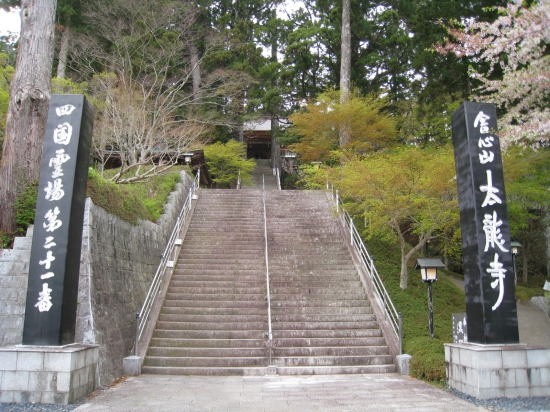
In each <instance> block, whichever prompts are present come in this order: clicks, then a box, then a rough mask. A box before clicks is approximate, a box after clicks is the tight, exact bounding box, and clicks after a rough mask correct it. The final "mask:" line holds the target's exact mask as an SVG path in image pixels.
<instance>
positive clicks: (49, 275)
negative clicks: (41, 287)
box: [40, 272, 54, 279]
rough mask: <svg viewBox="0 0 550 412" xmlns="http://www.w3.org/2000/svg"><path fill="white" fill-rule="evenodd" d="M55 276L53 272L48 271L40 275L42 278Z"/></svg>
mask: <svg viewBox="0 0 550 412" xmlns="http://www.w3.org/2000/svg"><path fill="white" fill-rule="evenodd" d="M53 277H54V274H53V272H48V273H44V274H43V275H42V276H40V279H49V278H53Z"/></svg>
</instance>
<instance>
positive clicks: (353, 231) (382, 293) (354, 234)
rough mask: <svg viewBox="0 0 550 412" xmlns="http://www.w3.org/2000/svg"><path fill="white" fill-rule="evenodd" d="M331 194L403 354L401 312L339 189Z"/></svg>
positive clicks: (400, 352)
mask: <svg viewBox="0 0 550 412" xmlns="http://www.w3.org/2000/svg"><path fill="white" fill-rule="evenodd" d="M327 189H328V184H327ZM331 194H332V200H333V201H335V206H336V212H337V213H338V214H339V215H340V216H341V219H342V222H343V224H344V226H345V227H346V228H347V229H348V231H349V234H350V242H351V245H352V246H353V247H354V248H355V251H356V252H357V255H358V257H359V259H360V260H361V263H362V265H363V267H364V269H365V270H366V272H367V274H368V275H369V278H370V280H371V282H372V286H373V290H374V292H375V294H376V296H377V298H378V299H379V300H380V301H381V302H382V309H383V310H384V314H385V316H386V319H387V320H388V321H389V324H390V325H391V328H392V330H393V332H394V333H395V336H396V337H397V339H398V342H399V354H400V355H401V354H402V353H403V324H402V317H401V313H399V312H397V309H396V308H395V305H394V304H393V302H392V300H391V297H390V295H389V293H388V291H387V290H386V287H385V286H384V283H383V282H382V278H381V277H380V275H379V273H378V270H377V269H376V266H374V261H373V259H372V257H371V255H370V254H369V252H368V251H367V248H366V246H365V243H364V242H363V239H362V238H361V235H360V234H359V231H358V230H357V228H356V227H355V223H354V222H353V218H352V217H351V216H350V214H349V213H348V212H347V210H346V209H345V207H344V203H343V202H342V199H341V198H340V195H339V193H338V190H336V195H334V190H331ZM340 211H341V213H340Z"/></svg>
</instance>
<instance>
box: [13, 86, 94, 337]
mask: <svg viewBox="0 0 550 412" xmlns="http://www.w3.org/2000/svg"><path fill="white" fill-rule="evenodd" d="M93 118H94V113H93V108H92V106H91V105H90V104H89V103H88V101H87V100H86V98H85V97H84V96H82V95H53V96H52V98H51V101H50V109H49V113H48V124H47V126H46V135H45V138H44V151H43V154H42V165H41V169H40V182H39V186H38V198H37V203H36V215H35V224H34V234H33V240H32V249H31V260H30V266H29V284H28V289H27V306H26V309H25V326H24V329H23V344H24V345H47V346H59V345H66V344H70V343H74V335H75V325H76V310H77V297H78V277H79V268H80V248H81V245H82V225H83V219H84V203H85V200H86V185H87V182H88V167H89V162H90V146H91V141H92V127H93Z"/></svg>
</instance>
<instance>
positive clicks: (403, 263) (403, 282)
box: [399, 239, 409, 290]
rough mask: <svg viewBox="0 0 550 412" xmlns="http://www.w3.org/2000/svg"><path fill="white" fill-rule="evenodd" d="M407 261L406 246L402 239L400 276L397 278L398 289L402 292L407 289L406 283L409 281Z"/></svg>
mask: <svg viewBox="0 0 550 412" xmlns="http://www.w3.org/2000/svg"><path fill="white" fill-rule="evenodd" d="M407 261H408V259H407V246H406V243H405V241H404V239H401V274H400V277H399V287H400V288H401V289H403V290H405V289H407V282H408V280H409V271H408V269H407Z"/></svg>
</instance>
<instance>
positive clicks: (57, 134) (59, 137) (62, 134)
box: [53, 122, 73, 146]
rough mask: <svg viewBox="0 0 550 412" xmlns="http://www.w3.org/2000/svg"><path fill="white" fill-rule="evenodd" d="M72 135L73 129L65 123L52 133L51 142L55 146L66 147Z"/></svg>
mask: <svg viewBox="0 0 550 412" xmlns="http://www.w3.org/2000/svg"><path fill="white" fill-rule="evenodd" d="M72 135H73V127H72V126H71V125H70V124H69V123H67V122H65V123H62V124H60V125H59V126H57V128H56V129H55V130H54V131H53V141H54V142H55V143H57V144H63V145H65V146H66V145H68V144H69V142H70V141H71V137H72Z"/></svg>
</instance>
